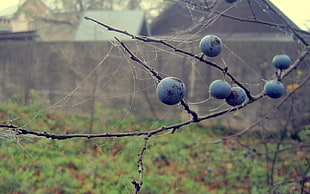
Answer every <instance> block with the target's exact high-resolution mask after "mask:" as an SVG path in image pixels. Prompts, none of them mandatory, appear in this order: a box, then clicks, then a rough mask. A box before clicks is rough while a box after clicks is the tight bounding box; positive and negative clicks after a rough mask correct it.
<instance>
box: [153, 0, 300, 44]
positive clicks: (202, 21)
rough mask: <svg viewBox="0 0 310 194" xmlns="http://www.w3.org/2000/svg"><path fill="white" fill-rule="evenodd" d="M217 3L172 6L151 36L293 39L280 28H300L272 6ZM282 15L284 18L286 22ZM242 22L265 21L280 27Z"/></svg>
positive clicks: (243, 0)
mask: <svg viewBox="0 0 310 194" xmlns="http://www.w3.org/2000/svg"><path fill="white" fill-rule="evenodd" d="M195 2H196V4H195ZM200 2H201V1H200ZM214 2H215V4H214V7H212V8H210V9H208V7H207V6H206V5H202V4H201V3H200V4H199V1H197V0H196V1H195V0H193V1H191V5H189V4H188V3H185V2H184V1H180V2H177V3H173V4H170V5H169V6H168V7H167V8H166V9H165V10H164V11H163V12H162V13H161V14H160V15H159V17H158V18H157V19H155V20H154V21H153V23H152V24H151V32H152V35H155V36H156V35H158V36H160V35H191V36H193V37H194V36H195V35H198V36H199V35H201V34H208V33H215V34H220V35H222V36H224V37H226V38H236V37H237V38H238V39H240V38H241V39H242V37H245V38H249V39H252V38H253V37H256V38H258V39H261V37H266V38H267V39H269V38H271V39H274V37H281V38H282V39H283V38H284V39H285V37H286V38H288V39H291V38H290V37H291V33H290V32H289V29H287V28H283V27H281V26H283V25H286V23H289V24H290V25H291V26H293V27H294V28H298V27H297V25H296V24H294V23H293V22H292V21H291V20H290V19H289V18H288V17H286V16H285V15H284V14H283V13H282V12H281V11H280V10H279V9H278V8H277V7H276V6H274V5H273V4H272V3H271V2H270V7H269V6H268V5H266V4H265V2H264V1H263V0H255V1H249V0H237V1H236V2H235V3H233V4H229V3H227V2H226V1H224V0H223V1H214ZM272 10H275V11H276V12H273V11H272ZM279 15H281V17H282V18H284V21H283V20H282V19H281V17H280V16H279ZM243 20H251V21H254V20H256V21H264V22H266V23H272V24H275V25H277V26H276V27H275V26H272V25H264V24H261V23H259V22H257V23H255V22H245V21H243ZM238 34H241V35H242V36H239V35H238Z"/></svg>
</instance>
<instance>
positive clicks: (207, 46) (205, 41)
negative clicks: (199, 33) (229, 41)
mask: <svg viewBox="0 0 310 194" xmlns="http://www.w3.org/2000/svg"><path fill="white" fill-rule="evenodd" d="M222 47H223V44H222V41H221V39H220V38H219V37H217V36H215V35H207V36H205V37H203V38H202V39H201V41H200V43H199V48H200V50H201V52H202V53H203V54H205V55H206V56H208V57H216V56H217V55H219V54H220V53H221V51H222Z"/></svg>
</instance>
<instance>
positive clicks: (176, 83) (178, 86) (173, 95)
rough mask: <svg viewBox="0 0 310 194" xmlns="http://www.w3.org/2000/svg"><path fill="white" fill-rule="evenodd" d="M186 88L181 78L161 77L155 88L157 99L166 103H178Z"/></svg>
mask: <svg viewBox="0 0 310 194" xmlns="http://www.w3.org/2000/svg"><path fill="white" fill-rule="evenodd" d="M185 93H186V89H185V84H184V83H183V81H182V80H180V79H178V78H175V77H166V78H164V79H162V80H161V81H160V82H159V84H158V85H157V88H156V94H157V97H158V98H159V100H160V101H161V102H163V103H165V104H167V105H175V104H177V103H179V102H180V101H181V100H182V99H183V97H184V96H185Z"/></svg>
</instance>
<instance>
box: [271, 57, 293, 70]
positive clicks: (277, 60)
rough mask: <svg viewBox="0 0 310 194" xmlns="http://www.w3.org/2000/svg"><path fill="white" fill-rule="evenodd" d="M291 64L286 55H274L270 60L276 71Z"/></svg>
mask: <svg viewBox="0 0 310 194" xmlns="http://www.w3.org/2000/svg"><path fill="white" fill-rule="evenodd" d="M291 63H292V61H291V58H290V57H289V56H287V55H276V56H274V57H273V59H272V64H273V65H274V66H275V68H277V69H287V68H289V67H290V65H291Z"/></svg>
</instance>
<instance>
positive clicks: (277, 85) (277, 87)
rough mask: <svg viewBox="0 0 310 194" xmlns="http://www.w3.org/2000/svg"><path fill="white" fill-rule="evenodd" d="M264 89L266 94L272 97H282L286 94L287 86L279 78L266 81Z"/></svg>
mask: <svg viewBox="0 0 310 194" xmlns="http://www.w3.org/2000/svg"><path fill="white" fill-rule="evenodd" d="M264 91H265V94H266V95H267V96H269V97H270V98H280V97H281V96H282V95H283V94H284V92H285V88H284V86H283V84H282V83H281V82H279V81H277V80H271V81H268V82H266V84H265V86H264Z"/></svg>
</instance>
